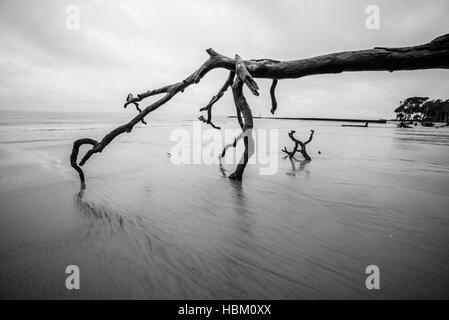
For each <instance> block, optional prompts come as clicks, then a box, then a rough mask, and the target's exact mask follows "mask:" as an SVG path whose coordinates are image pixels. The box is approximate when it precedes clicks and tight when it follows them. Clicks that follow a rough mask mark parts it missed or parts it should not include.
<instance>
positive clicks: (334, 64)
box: [70, 34, 449, 184]
mask: <svg viewBox="0 0 449 320" xmlns="http://www.w3.org/2000/svg"><path fill="white" fill-rule="evenodd" d="M206 51H207V53H208V54H209V59H208V60H206V62H204V63H203V64H202V65H201V66H200V67H199V69H198V70H196V71H195V72H194V73H192V74H191V75H190V76H188V77H187V78H186V79H184V80H183V81H181V82H177V83H174V84H171V85H167V86H164V87H161V88H158V89H155V90H149V91H147V92H145V93H142V94H138V95H137V96H136V97H134V96H132V95H129V96H128V98H127V99H126V103H125V107H126V106H127V105H129V104H134V105H135V106H136V108H137V110H138V111H139V114H138V115H137V116H135V117H134V118H133V119H132V120H131V121H129V122H128V123H126V124H124V125H122V126H120V127H118V128H116V129H114V130H112V131H111V132H110V133H108V134H107V135H106V136H104V138H103V139H102V140H101V141H99V142H98V141H96V140H93V139H79V140H77V141H75V142H74V144H73V150H72V154H71V157H70V160H71V165H72V167H73V168H74V169H75V170H76V171H77V172H78V173H79V176H80V179H81V182H82V184H84V174H83V172H82V170H81V168H80V166H82V165H84V164H85V163H86V161H87V160H89V159H90V157H91V156H92V155H93V154H95V153H100V152H102V151H103V149H104V148H105V147H106V146H107V145H108V144H109V143H111V141H112V140H113V139H114V138H115V137H117V136H118V135H120V134H122V133H126V132H128V133H129V132H131V130H132V129H133V127H134V126H135V125H136V124H138V123H139V122H143V123H145V117H146V116H147V115H148V114H149V113H150V112H152V111H154V110H156V109H157V108H159V107H160V106H162V105H164V104H165V103H167V102H168V101H170V100H171V98H173V96H175V95H176V94H178V93H180V92H184V90H185V89H186V88H187V87H189V86H190V85H192V84H196V83H198V82H199V81H200V80H201V79H202V78H203V77H204V75H205V74H207V73H208V72H209V71H211V70H213V69H217V68H223V69H227V70H229V71H230V72H235V73H236V74H237V75H238V76H239V79H241V80H242V82H243V83H245V84H246V85H247V87H248V88H249V89H250V91H251V92H252V93H253V94H255V95H258V86H257V84H256V83H255V81H254V78H268V79H273V80H276V81H273V85H272V90H271V97H272V101H275V98H274V88H275V87H276V84H277V80H282V79H288V78H290V79H292V78H300V77H304V76H310V75H316V74H329V73H340V72H350V71H390V72H393V71H397V70H418V69H437V68H443V69H448V68H449V34H447V35H444V36H441V37H438V38H436V39H434V40H432V41H431V42H429V43H426V44H423V45H418V46H414V47H402V48H383V47H377V48H374V49H368V50H359V51H345V52H338V53H332V54H328V55H323V56H318V57H313V58H308V59H300V60H292V61H277V60H272V59H255V60H242V59H241V58H240V57H238V56H236V57H235V58H234V59H232V58H229V57H226V56H224V55H221V54H219V53H217V52H215V51H214V50H212V49H208V50H206ZM227 83H228V81H227V82H226V83H225V86H226V84H227ZM234 85H235V83H234ZM239 86H240V85H239ZM242 86H243V85H242ZM237 89H238V87H236V90H237ZM223 93H224V91H223ZM160 94H164V95H163V97H162V98H160V99H159V100H157V101H156V102H154V103H153V104H150V105H149V106H147V107H146V108H144V109H140V108H139V102H141V101H142V100H143V99H145V98H148V97H151V96H155V95H160ZM233 94H234V100H236V96H237V98H238V99H237V100H239V99H241V98H242V97H243V93H242V94H240V93H239V92H237V93H234V91H233ZM218 95H220V91H219V94H218ZM273 98H274V100H273ZM218 99H219V97H218V98H217V99H216V100H218ZM243 99H244V97H243ZM213 100H214V99H213ZM215 102H216V101H215ZM215 102H214V103H215ZM240 102H241V101H240ZM240 102H239V103H240ZM245 103H246V100H245ZM212 104H213V103H212ZM246 105H247V103H246ZM242 106H243V107H242ZM275 106H277V104H275V103H273V102H272V112H274V110H275V109H276V107H275ZM236 108H237V115H238V116H240V113H241V114H242V115H243V117H244V119H246V118H245V116H246V117H247V116H249V114H248V110H249V112H251V110H250V109H249V106H248V107H246V106H244V105H240V107H239V104H238V103H237V102H236ZM207 111H208V119H207V120H206V122H207V121H209V123H211V116H209V112H211V107H210V108H209V109H208V110H207ZM245 113H246V115H245ZM203 118H204V117H203ZM239 120H241V119H239ZM251 123H252V116H251ZM244 125H246V124H243V126H244ZM84 144H87V145H91V146H92V148H91V149H90V150H88V151H87V152H86V154H85V155H84V157H83V158H82V159H81V161H80V163H79V165H78V164H77V160H78V159H77V157H78V152H79V149H80V147H81V146H82V145H84ZM243 168H244V167H243Z"/></svg>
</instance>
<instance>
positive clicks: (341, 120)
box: [228, 116, 387, 123]
mask: <svg viewBox="0 0 449 320" xmlns="http://www.w3.org/2000/svg"><path fill="white" fill-rule="evenodd" d="M228 118H237V116H228ZM253 118H254V119H268V120H273V119H274V120H309V121H310V120H312V121H338V122H363V123H366V122H368V123H387V120H385V119H378V120H366V119H339V118H285V117H253Z"/></svg>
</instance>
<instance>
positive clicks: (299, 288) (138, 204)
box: [0, 114, 449, 299]
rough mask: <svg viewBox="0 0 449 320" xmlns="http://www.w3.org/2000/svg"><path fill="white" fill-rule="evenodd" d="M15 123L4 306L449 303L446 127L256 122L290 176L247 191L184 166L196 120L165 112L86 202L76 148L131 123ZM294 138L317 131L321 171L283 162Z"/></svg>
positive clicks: (94, 163) (0, 134)
mask: <svg viewBox="0 0 449 320" xmlns="http://www.w3.org/2000/svg"><path fill="white" fill-rule="evenodd" d="M15 117H16V118H14V117H13V116H11V114H9V115H7V116H4V117H3V118H2V121H1V123H0V167H1V171H0V179H1V185H0V256H1V259H0V274H1V276H0V294H1V297H3V298H159V299H164V298H170V299H171V298H181V299H182V298H189V299H190V298H205V299H208V298H221V299H227V298H237V299H239V298H241V299H245V298H255V299H259V298H262V299H263V298H273V299H283V298H289V299H297V298H306V299H314V298H324V299H332V298H362V299H364V298H374V299H376V298H449V289H448V288H449V273H448V267H447V266H448V264H449V215H448V210H447V208H448V207H449V128H440V129H435V128H422V127H415V128H413V129H396V128H394V126H393V125H389V124H387V125H383V124H373V125H370V127H369V128H351V127H340V125H341V123H337V122H335V123H334V122H313V121H283V120H256V121H255V125H256V127H257V128H277V129H279V131H278V133H279V148H277V149H276V151H275V157H276V159H278V170H277V171H276V173H275V174H274V175H266V176H264V175H260V174H259V167H258V165H249V167H248V168H247V170H246V172H245V176H244V180H243V182H241V183H236V182H231V181H229V180H228V179H227V178H226V175H229V174H230V173H232V171H233V169H234V166H233V165H230V164H225V165H224V166H223V168H222V170H220V167H219V166H218V165H216V164H212V165H206V164H203V165H174V164H173V163H172V162H171V159H170V157H168V156H167V153H168V152H170V150H171V147H172V146H173V144H174V142H170V140H169V136H170V133H171V132H172V130H173V129H175V128H179V127H182V128H186V129H187V130H191V126H192V123H193V122H192V120H191V119H193V117H189V116H186V117H181V116H179V117H176V119H174V120H170V121H169V117H170V116H162V115H160V116H159V117H152V118H151V119H149V121H148V122H149V125H148V126H146V127H143V126H139V127H138V128H136V129H135V130H133V132H132V134H127V135H123V136H120V137H119V138H117V140H116V141H114V142H113V143H112V144H111V145H109V146H108V148H106V149H105V150H104V151H103V153H101V154H97V155H95V156H94V157H93V158H92V159H91V160H89V162H88V163H87V164H86V167H85V169H84V170H85V173H86V176H87V188H86V189H85V190H83V191H80V189H79V181H78V179H77V176H76V174H75V172H74V171H73V170H72V169H71V168H70V165H69V161H68V156H69V155H70V152H71V144H72V142H73V141H74V140H75V139H76V138H81V137H92V138H97V139H99V138H101V137H102V136H103V135H104V134H105V133H106V132H107V131H108V129H110V128H113V127H114V125H115V124H121V123H123V121H124V120H126V119H128V117H129V115H128V117H126V115H125V116H123V115H109V116H107V118H105V117H106V116H105V115H82V116H80V115H71V116H70V117H67V116H64V115H56V116H54V118H49V117H48V116H43V115H36V116H35V118H34V120H33V118H32V119H31V120H30V119H28V121H27V122H26V123H25V124H23V122H22V121H21V116H20V114H19V115H17V114H15ZM67 119H69V120H67ZM105 119H106V120H105ZM219 123H220V125H222V127H224V128H228V127H229V128H230V127H233V128H236V124H237V123H236V120H235V119H226V118H221V119H220V121H219ZM203 128H204V129H206V128H207V127H205V126H204V125H203ZM291 129H294V130H296V131H297V134H296V136H297V137H298V138H302V139H306V137H307V136H308V132H309V130H310V129H314V130H315V131H316V132H315V136H314V139H313V141H312V142H311V143H310V145H309V146H308V149H309V153H310V155H311V157H312V159H313V160H312V161H311V162H304V161H300V159H299V158H300V157H298V161H290V160H288V159H283V154H282V153H281V152H280V149H281V148H282V147H283V146H284V145H286V146H287V148H288V149H291V147H292V142H291V141H290V140H289V138H288V137H287V132H288V130H291ZM228 142H229V141H228ZM318 151H320V154H319V153H318ZM72 264H74V265H77V266H79V268H80V272H81V290H78V291H69V290H67V289H66V288H65V285H64V284H65V278H66V276H67V275H66V274H65V268H66V266H67V265H72ZM372 264H374V265H377V266H379V268H380V271H381V289H380V290H373V291H370V290H367V289H366V288H365V279H366V276H367V275H366V274H365V268H366V266H368V265H372Z"/></svg>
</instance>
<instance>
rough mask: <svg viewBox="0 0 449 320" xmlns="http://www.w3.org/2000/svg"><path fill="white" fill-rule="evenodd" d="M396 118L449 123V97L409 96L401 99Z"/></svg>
mask: <svg viewBox="0 0 449 320" xmlns="http://www.w3.org/2000/svg"><path fill="white" fill-rule="evenodd" d="M394 112H395V113H396V119H398V120H406V121H430V122H446V123H449V99H448V100H442V99H436V100H430V99H429V98H428V97H410V98H407V99H405V100H404V101H401V104H400V106H399V107H398V108H396V110H394Z"/></svg>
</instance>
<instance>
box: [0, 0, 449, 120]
mask: <svg viewBox="0 0 449 320" xmlns="http://www.w3.org/2000/svg"><path fill="white" fill-rule="evenodd" d="M72 4H73V5H76V6H78V8H79V9H80V28H79V29H74V30H71V29H67V28H66V19H67V14H66V7H67V6H68V5H72ZM370 4H374V5H377V6H378V7H379V8H380V29H379V30H368V29H367V28H366V27H365V20H366V18H367V16H368V15H367V13H365V9H366V7H367V6H368V5H370ZM448 13H449V1H447V0H428V1H418V0H416V1H411V0H385V1H381V0H370V1H365V0H347V1H344V0H343V1H335V0H327V1H325V0H310V1H306V0H303V1H299V0H284V1H260V0H258V1H257V0H254V1H237V0H236V1H230V0H221V1H211V0H204V1H195V0H190V1H171V0H163V1H155V0H142V1H137V0H136V1H130V0H126V1H114V0H107V1H106V0H105V1H75V0H72V1H65V0H54V1H50V0H40V1H18V0H11V1H6V0H1V1H0V43H1V45H0V57H1V58H0V109H3V110H5V109H8V110H12V109H16V110H45V111H46V110H60V111H100V112H108V111H110V112H122V109H121V108H122V105H123V101H124V98H125V97H126V95H127V94H128V93H129V92H132V93H139V92H143V91H146V90H147V89H151V88H156V87H160V86H163V85H166V84H170V83H174V82H177V81H180V80H182V79H183V78H184V77H186V76H187V75H189V74H190V73H191V72H192V71H194V70H195V69H196V68H198V66H199V65H200V64H201V63H202V62H203V61H204V60H205V59H207V54H206V53H205V51H204V49H206V48H209V47H212V48H214V49H215V50H216V51H218V52H220V53H223V54H225V55H228V56H233V55H234V54H235V53H238V54H240V55H241V56H242V57H243V58H245V59H252V58H272V59H277V60H291V59H300V58H307V57H311V56H314V55H321V54H327V53H332V52H337V51H345V50H358V49H366V48H371V47H374V46H408V45H414V44H422V43H425V42H428V41H430V40H432V39H433V38H435V37H437V36H440V35H443V34H445V33H448V32H449V18H448ZM226 76H227V72H226V71H223V70H215V71H213V72H211V73H209V74H208V75H207V76H206V77H205V78H204V79H203V80H202V81H201V82H200V83H199V84H198V85H196V86H192V87H190V88H188V89H187V90H186V91H185V92H184V93H183V94H180V95H179V96H177V97H175V98H174V99H173V100H172V101H170V102H169V103H168V104H166V105H165V106H163V107H162V108H161V110H160V111H159V110H158V111H157V112H158V113H183V114H188V113H192V115H198V109H199V108H200V107H201V106H204V105H205V104H206V103H207V102H208V101H209V99H210V98H211V96H212V95H214V94H215V93H216V92H217V90H218V89H219V88H220V86H221V85H222V83H223V82H224V81H225V79H226ZM448 79H449V70H425V71H405V72H404V71H400V72H394V73H388V72H362V73H344V74H338V75H318V76H311V77H305V78H302V79H294V80H283V81H280V83H279V84H278V90H277V96H278V103H279V107H278V112H277V115H278V116H317V117H318V116H326V117H364V118H366V117H367V118H385V117H387V116H388V115H389V114H390V113H391V111H392V110H393V109H395V107H396V106H397V105H398V103H399V101H400V100H401V99H403V98H406V97H408V96H412V95H423V96H429V97H432V98H449V96H448V95H449V81H448ZM257 81H258V83H259V86H260V87H261V96H259V97H250V96H249V95H247V97H248V100H249V102H250V104H251V106H252V109H253V113H254V114H255V115H259V113H261V114H262V115H267V114H269V110H270V98H269V94H268V92H269V86H270V83H271V82H270V81H269V80H259V79H258V80H257ZM150 102H151V100H149V101H148V103H150ZM145 105H146V104H145ZM215 112H216V113H217V114H233V113H234V106H233V104H232V97H231V94H230V92H229V91H228V92H227V94H226V96H225V97H223V99H222V100H221V101H220V102H219V103H218V104H217V105H216V107H215Z"/></svg>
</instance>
